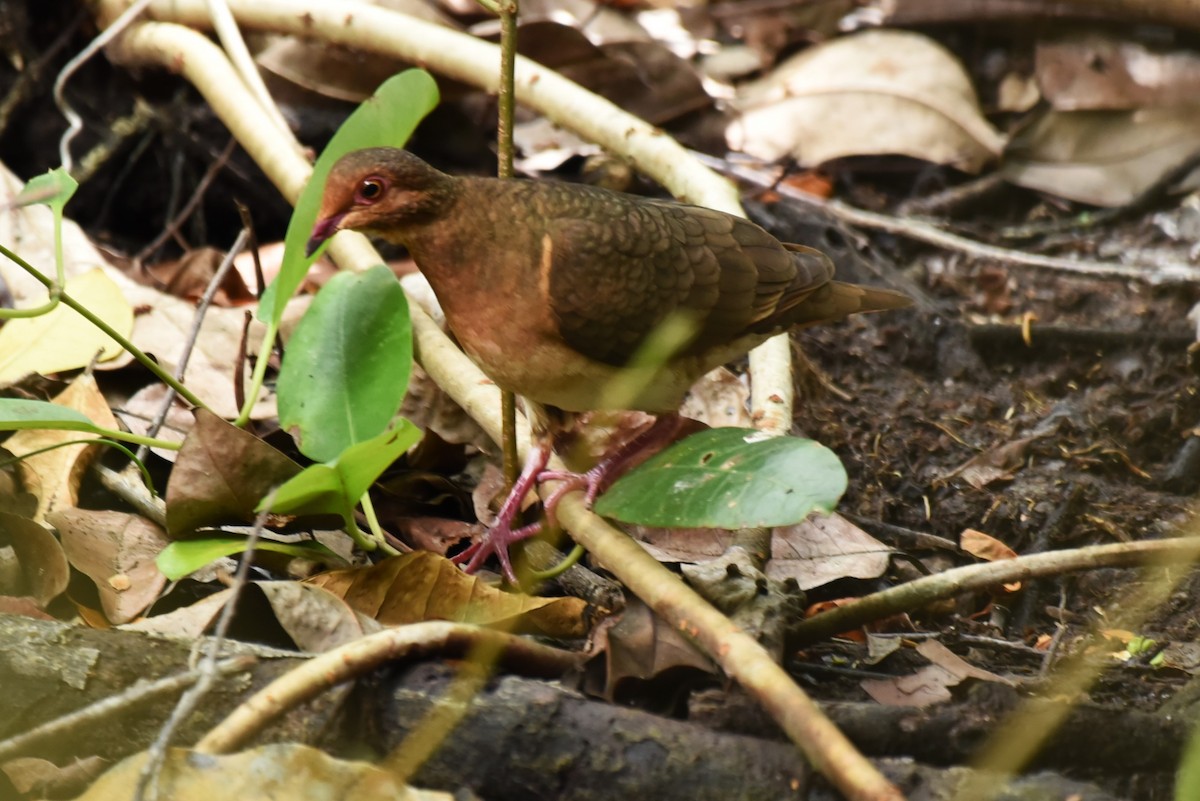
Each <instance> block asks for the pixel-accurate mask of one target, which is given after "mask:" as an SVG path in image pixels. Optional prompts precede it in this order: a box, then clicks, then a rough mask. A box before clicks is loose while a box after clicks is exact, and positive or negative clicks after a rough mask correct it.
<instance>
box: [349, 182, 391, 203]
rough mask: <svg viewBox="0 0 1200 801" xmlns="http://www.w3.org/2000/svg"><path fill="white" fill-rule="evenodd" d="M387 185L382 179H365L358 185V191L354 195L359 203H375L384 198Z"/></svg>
mask: <svg viewBox="0 0 1200 801" xmlns="http://www.w3.org/2000/svg"><path fill="white" fill-rule="evenodd" d="M386 188H387V185H386V184H385V183H384V182H383V179H382V178H373V177H372V178H364V179H363V180H362V182H361V183H360V184H359V185H358V191H357V192H355V194H354V199H355V200H357V201H358V202H359V203H367V204H370V203H374V202H375V201H377V200H379V198H381V197H383V190H384V189H386Z"/></svg>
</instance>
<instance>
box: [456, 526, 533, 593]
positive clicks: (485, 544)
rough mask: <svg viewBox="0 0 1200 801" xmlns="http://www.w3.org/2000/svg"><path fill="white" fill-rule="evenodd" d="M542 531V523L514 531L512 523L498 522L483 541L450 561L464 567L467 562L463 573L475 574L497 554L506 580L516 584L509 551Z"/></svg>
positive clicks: (473, 544)
mask: <svg viewBox="0 0 1200 801" xmlns="http://www.w3.org/2000/svg"><path fill="white" fill-rule="evenodd" d="M541 530H542V524H541V522H537V523H530V524H529V525H528V526H522V527H521V528H518V529H515V530H514V529H513V527H512V525H511V523H509V522H504V521H497V523H496V525H494V526H492V527H491V528H489V529H488V530H487V531H486V532H484V534H483V538H482V539H480V540H479V541H478V542H475V543H472V544H471V545H470V546H469V547H468V548H466V549H465V550H463V551H462V552H461V553H458V554H455V555H454V556H452V557H450V561H451V562H453V563H454V564H456V565H462V564H463V562H466V564H465V565H463V572H464V573H474V572H475V571H477V570H479V568H481V567H483V564H484V563H485V562H486V561H487V560H488V558H489V557H490V556H491V555H492V554H495V555H496V560H497V561H498V562H500V570H501V572H502V573H503V574H504V578H505V579H507V580H508V582H509V583H510V584H516V583H517V574H516V572H515V571H514V570H513V566H512V559H511V558H510V557H509V555H508V549H509V548H510V547H511V546H512V544H513V543H515V542H520V541H521V540H524V539H528V538H530V537H533V536H535V535H537V533H538V532H540V531H541Z"/></svg>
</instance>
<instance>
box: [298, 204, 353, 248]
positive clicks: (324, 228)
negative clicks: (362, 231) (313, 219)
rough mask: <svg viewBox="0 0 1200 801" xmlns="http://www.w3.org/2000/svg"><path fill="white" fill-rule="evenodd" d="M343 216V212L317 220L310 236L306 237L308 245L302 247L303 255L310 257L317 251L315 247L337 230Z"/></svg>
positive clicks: (319, 245)
mask: <svg viewBox="0 0 1200 801" xmlns="http://www.w3.org/2000/svg"><path fill="white" fill-rule="evenodd" d="M345 216H346V215H345V214H335V215H333V216H332V217H327V218H325V219H324V220H317V224H316V225H314V226H313V230H312V236H310V237H309V238H308V245H307V246H306V247H305V248H304V255H306V256H308V257H310V258H311V257H312V255H313V254H314V253H316V252H317V248H319V247H321V243H322V242H324V241H325V240H326V239H328V238H329V237H331V236H333V235H334V234H336V233H337V232H338V226H339V225H341V224H342V218H343V217H345Z"/></svg>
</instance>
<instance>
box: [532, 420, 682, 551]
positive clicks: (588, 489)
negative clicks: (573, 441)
mask: <svg viewBox="0 0 1200 801" xmlns="http://www.w3.org/2000/svg"><path fill="white" fill-rule="evenodd" d="M696 425H698V424H697V423H695V421H692V420H688V419H687V418H685V417H680V416H679V415H678V414H660V415H659V416H658V417H657V418H655V420H654V423H653V424H652V425H651V426H650V427H649V428H647V429H646V430H645V431H642V432H641V433H640V434H638V435H637V436H635V437H634V438H633V439H631V440H629V441H628V442H626V443H625V444H624V445H622V446H621V447H620V448H618V449H617V450H616V451H615V452H613V453H612V454H610V455H609V456H607V457H605V458H604V459H602V460H601V461H600V463H599V464H597V465H596V466H595V467H593V468H592V469H591V470H588V471H587V472H586V473H573V472H568V471H565V470H543V471H541V472H540V473H539V474H538V477H537V480H538V483H539V484H541V483H542V482H543V481H561V482H563V483H562V484H561V485H560V486H558V487H555V489H554V491H553V492H552V493H550V497H548V498H546V501H545V508H546V519H547V521H549V523H550V525H551V526H552V527H554V526H557V525H558V518H557V515H556V510H557V508H558V503H559V501H561V500H562V499H563V496H565V495H567V494H568V493H571V492H574V491H576V490H584V495H583V503H584V506H585V507H586V508H587V509H591V508H592V504H593V503H595V501H596V498H598V497H599V496H600V493H602V492H604V491H605V490H606V489H608V488H609V486H611V485H612V483H613V482H614V481H616V480H617V479H618V478H620V477H621V476H622V475H623V474H625V473H628V472H629V471H630V470H632V469H633V468H635V467H637V466H638V465H640V464H641V463H642V462H644V461H646V460H647V459H649V458H650V457H651V456H653V455H654V454H656V453H658V451H660V450H662V448H664V447H666V446H667V445H669V444H671V443H672V442H674V441H675V440H676V439H678V438H679V437H680V436H681V435H682V434H684V433H690V430H694V426H696Z"/></svg>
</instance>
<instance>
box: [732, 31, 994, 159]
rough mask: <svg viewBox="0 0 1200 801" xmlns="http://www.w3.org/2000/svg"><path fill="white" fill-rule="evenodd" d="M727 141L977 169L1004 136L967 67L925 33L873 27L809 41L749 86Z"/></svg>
mask: <svg viewBox="0 0 1200 801" xmlns="http://www.w3.org/2000/svg"><path fill="white" fill-rule="evenodd" d="M737 105H738V106H739V107H740V108H741V110H742V115H741V117H740V118H739V119H737V120H735V121H734V122H733V124H731V125H730V126H729V128H728V129H727V130H726V139H727V141H728V142H729V146H730V147H732V148H734V149H735V150H741V151H743V152H746V153H749V154H750V155H753V156H757V157H758V158H762V159H767V160H775V159H778V158H782V157H783V156H787V155H790V156H792V157H793V158H795V159H796V160H797V161H799V162H801V163H802V164H804V165H806V166H811V165H815V164H820V163H822V162H825V161H829V160H830V159H835V158H841V157H845V156H862V155H883V154H900V155H906V156H911V157H913V158H918V159H924V160H926V161H931V162H933V163H935V164H949V165H952V166H955V167H958V168H959V169H961V170H965V171H967V172H977V171H978V170H979V169H980V168H981V167H982V166H983V165H984V164H985V163H987V162H988V161H990V160H992V159H993V158H995V157H996V156H998V155H999V154H1000V152H1001V150H1002V149H1003V147H1004V141H1005V140H1004V137H1003V136H1002V135H1001V134H1000V133H998V132H997V131H996V130H995V129H994V128H992V126H991V124H990V123H988V121H987V120H986V119H984V117H983V115H982V114H981V113H980V110H979V103H978V100H977V98H976V96H975V90H974V87H972V85H971V81H970V78H969V77H968V76H967V74H966V71H965V70H964V69H963V68H962V66H961V65H960V64H959V62H958V61H957V59H955V58H954V56H952V55H951V54H950V53H949V52H948V51H947V50H946V49H945V48H943V47H942V46H941V45H939V44H937V43H936V42H934V41H933V40H932V39H929V38H928V37H925V36H921V35H920V34H916V33H908V32H903V31H887V30H879V31H868V32H865V33H860V34H856V35H853V36H845V37H842V38H840V39H835V40H832V41H830V42H827V43H825V44H822V45H817V46H815V47H811V48H809V49H808V50H805V51H804V52H802V53H800V54H799V55H797V56H795V57H793V58H791V59H789V60H787V61H785V62H784V63H783V64H781V65H780V66H779V67H778V68H777V69H776V70H775V71H774V72H772V73H771V74H770V75H768V76H767V77H766V78H763V79H762V80H760V81H757V82H755V83H752V84H748V85H747V86H745V87H743V89H742V91H741V96H740V100H739V102H738V104H737Z"/></svg>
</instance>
